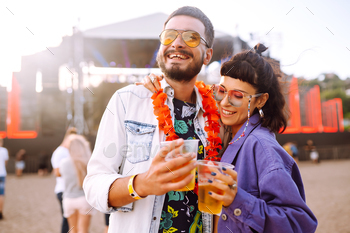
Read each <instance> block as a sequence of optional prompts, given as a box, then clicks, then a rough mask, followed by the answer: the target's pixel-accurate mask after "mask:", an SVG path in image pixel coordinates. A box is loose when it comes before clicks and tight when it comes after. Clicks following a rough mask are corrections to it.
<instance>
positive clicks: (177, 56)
mask: <svg viewBox="0 0 350 233" xmlns="http://www.w3.org/2000/svg"><path fill="white" fill-rule="evenodd" d="M171 29H175V30H171ZM188 31H191V32H188ZM213 39H214V30H213V26H212V24H211V22H210V20H209V19H208V18H207V16H206V15H204V14H203V12H202V11H200V10H199V9H198V8H195V7H182V8H179V9H178V10H176V11H175V12H173V13H172V14H171V15H170V16H169V17H168V19H167V21H166V22H165V24H164V31H163V32H162V33H161V36H160V41H161V45H160V48H159V52H158V55H157V61H158V64H159V67H160V68H161V70H162V72H163V73H164V80H162V82H161V86H162V88H163V89H164V93H166V95H167V98H166V100H165V104H166V105H167V106H168V107H169V109H170V114H171V117H172V120H173V123H174V129H175V132H176V134H177V135H178V136H179V137H180V138H183V139H193V138H197V139H200V146H199V147H200V148H199V151H198V157H197V158H199V159H203V158H204V156H205V150H204V147H205V146H206V145H207V140H206V136H207V135H206V132H205V130H204V122H205V120H204V117H203V106H202V102H201V100H202V97H201V95H200V94H199V92H198V89H197V88H196V87H195V86H194V85H195V82H196V78H197V75H198V73H199V72H200V70H201V67H202V65H203V64H204V65H207V64H209V62H210V60H211V57H212V54H213V50H212V48H211V47H212V44H213ZM151 96H152V93H151V92H149V91H148V90H147V89H146V88H144V87H143V86H133V85H131V86H128V87H126V88H123V89H120V90H118V91H117V92H116V93H115V94H114V95H113V97H112V98H111V100H110V102H109V104H108V106H107V109H106V111H105V113H104V115H103V117H102V120H101V123H100V127H99V130H98V134H97V139H96V143H95V149H94V151H93V155H92V157H91V160H90V162H89V164H88V174H87V176H86V178H85V181H84V191H85V195H86V198H87V200H88V202H89V203H90V205H92V206H93V207H95V208H96V209H98V210H99V211H102V212H105V213H111V216H110V223H109V232H174V231H177V232H212V218H211V216H210V215H205V214H203V215H202V214H201V212H199V211H198V205H197V201H198V197H197V195H196V194H195V193H194V192H193V191H187V192H175V191H173V190H176V189H179V188H182V187H184V186H185V185H187V184H188V183H189V182H190V180H191V178H192V176H191V175H189V176H187V175H186V174H188V173H189V171H191V170H192V169H193V168H195V165H196V164H195V163H188V162H189V161H190V160H191V159H192V158H191V157H178V158H176V159H173V160H171V161H165V159H164V157H165V153H168V152H169V153H170V152H171V153H173V154H178V153H179V146H180V145H181V144H182V143H183V142H182V141H181V140H176V141H174V142H173V144H172V145H173V146H174V147H176V150H175V151H170V150H167V149H162V150H161V151H160V152H159V153H158V154H157V155H156V152H157V151H158V149H159V144H160V142H161V141H164V140H165V138H166V135H165V134H166V133H167V132H163V131H162V130H160V129H159V126H158V123H159V122H158V120H157V118H156V117H155V115H154V113H153V107H154V105H153V100H152V99H151ZM185 164H187V165H185ZM180 167H181V168H180ZM134 175H136V176H134ZM183 176H185V178H184V179H183V180H180V181H178V182H172V180H173V179H174V178H177V177H183Z"/></svg>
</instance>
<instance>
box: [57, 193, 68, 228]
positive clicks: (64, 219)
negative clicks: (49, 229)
mask: <svg viewBox="0 0 350 233" xmlns="http://www.w3.org/2000/svg"><path fill="white" fill-rule="evenodd" d="M56 195H57V199H58V201H59V202H60V206H61V213H62V218H63V219H62V230H61V233H67V232H68V231H69V226H68V220H67V219H66V218H65V217H63V207H62V195H63V193H62V192H61V193H57V194H56Z"/></svg>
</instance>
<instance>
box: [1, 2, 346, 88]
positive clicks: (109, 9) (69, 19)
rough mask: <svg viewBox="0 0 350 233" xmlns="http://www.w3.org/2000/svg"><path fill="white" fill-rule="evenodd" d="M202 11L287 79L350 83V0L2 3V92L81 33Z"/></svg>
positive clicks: (217, 25)
mask: <svg viewBox="0 0 350 233" xmlns="http://www.w3.org/2000/svg"><path fill="white" fill-rule="evenodd" d="M185 5H189V6H196V7H198V8H199V9H201V10H202V11H203V12H204V13H205V14H206V15H207V16H208V17H209V18H210V19H211V21H212V23H213V25H214V29H215V30H219V31H222V32H226V33H228V34H230V35H232V36H235V35H238V36H240V37H241V38H242V39H243V40H245V41H247V42H248V44H249V45H250V46H252V47H253V46H254V45H255V44H256V43H258V42H260V43H264V44H265V45H266V46H267V47H269V51H270V56H271V57H273V58H275V59H278V60H280V62H281V68H282V71H284V72H285V73H287V74H289V75H294V76H296V77H304V78H306V79H314V78H321V77H322V76H321V74H322V73H335V74H337V75H338V76H339V77H340V78H341V79H346V78H347V77H350V67H349V66H350V14H349V10H350V1H349V0H333V1H330V0H216V1H203V0H199V1H198V0H187V1H183V0H176V1H168V2H167V1H159V0H154V1H152V0H149V1H130V0H125V1H119V0H114V1H111V0H99V1H90V0H85V1H82V0H60V1H58V0H51V1H48V0H46V1H44V0H31V1H25V0H10V1H8V0H5V1H1V3H0V30H1V31H0V64H1V66H0V85H3V86H5V85H7V83H8V82H9V80H10V78H11V76H12V72H13V71H14V72H17V71H19V70H20V58H21V56H23V55H29V54H33V53H36V52H39V51H42V50H46V47H53V46H58V45H59V44H60V42H61V39H62V37H63V36H66V35H71V34H72V27H73V26H76V25H78V22H79V27H80V29H81V30H83V31H84V30H87V29H91V28H94V27H99V26H103V25H107V24H112V23H117V22H121V21H124V20H128V19H132V18H137V17H140V16H145V15H149V14H153V13H156V12H163V13H166V14H170V13H171V12H172V11H174V10H176V9H177V8H179V7H181V6H185Z"/></svg>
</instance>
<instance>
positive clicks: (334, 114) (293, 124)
mask: <svg viewBox="0 0 350 233" xmlns="http://www.w3.org/2000/svg"><path fill="white" fill-rule="evenodd" d="M286 99H287V104H288V107H289V110H290V114H291V115H290V119H289V121H288V127H287V128H286V130H285V131H284V134H298V133H334V132H344V125H343V105H342V101H341V99H339V98H336V99H332V100H328V101H325V102H323V103H321V98H320V87H319V86H318V85H315V86H314V87H312V88H310V89H309V90H308V91H307V92H306V93H300V92H299V87H298V79H297V78H295V77H292V79H291V81H290V86H289V92H288V95H287V96H286Z"/></svg>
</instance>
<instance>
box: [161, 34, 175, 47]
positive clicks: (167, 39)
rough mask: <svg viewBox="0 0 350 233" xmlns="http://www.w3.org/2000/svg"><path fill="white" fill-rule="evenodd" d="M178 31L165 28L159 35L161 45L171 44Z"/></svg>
mask: <svg viewBox="0 0 350 233" xmlns="http://www.w3.org/2000/svg"><path fill="white" fill-rule="evenodd" d="M177 35H178V33H177V31H175V30H165V31H163V32H162V34H161V36H160V42H161V43H162V44H163V45H169V44H171V43H172V42H173V41H174V40H175V39H176V37H177Z"/></svg>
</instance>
